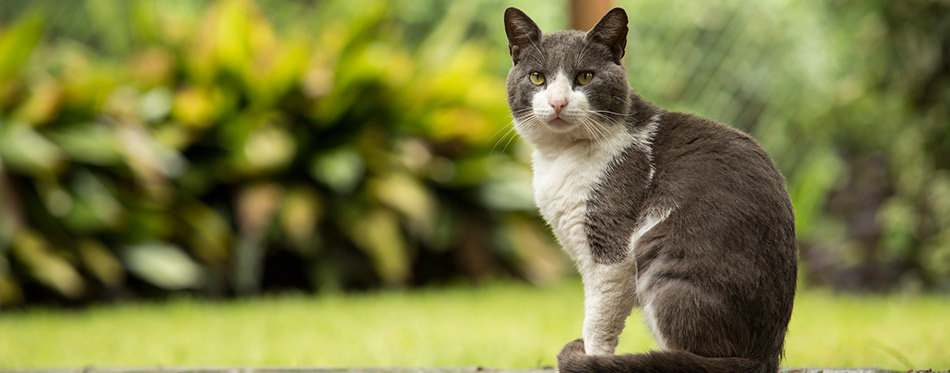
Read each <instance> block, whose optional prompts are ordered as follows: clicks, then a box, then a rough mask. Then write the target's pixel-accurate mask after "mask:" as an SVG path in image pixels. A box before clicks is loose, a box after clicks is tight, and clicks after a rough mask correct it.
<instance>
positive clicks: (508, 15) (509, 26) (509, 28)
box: [505, 7, 541, 65]
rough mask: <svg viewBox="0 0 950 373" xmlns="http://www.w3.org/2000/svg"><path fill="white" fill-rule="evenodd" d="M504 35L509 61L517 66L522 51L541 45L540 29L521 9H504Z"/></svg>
mask: <svg viewBox="0 0 950 373" xmlns="http://www.w3.org/2000/svg"><path fill="white" fill-rule="evenodd" d="M505 33H506V34H508V53H510V54H511V60H512V61H513V62H514V63H515V65H517V64H518V60H519V59H520V58H519V57H520V55H521V53H522V52H523V51H525V50H527V49H528V48H531V47H532V45H533V46H534V48H537V45H538V44H540V43H541V28H540V27H538V24H536V23H534V21H532V20H531V17H528V15H527V14H525V13H524V12H522V11H521V9H518V8H515V7H510V8H508V9H505Z"/></svg>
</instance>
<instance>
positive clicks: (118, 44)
mask: <svg viewBox="0 0 950 373" xmlns="http://www.w3.org/2000/svg"><path fill="white" fill-rule="evenodd" d="M159 4H160V5H159ZM506 5H507V4H503V2H501V1H490V2H441V1H434V0H432V1H407V2H386V1H380V0H367V1H342V0H328V1H320V2H254V1H251V0H221V1H215V2H204V1H198V0H194V1H174V2H155V1H146V0H136V1H120V0H97V1H85V2H61V1H44V0H36V1H25V0H9V1H5V2H3V3H0V203H2V206H0V304H4V305H5V304H17V303H23V302H34V301H45V300H58V301H69V302H81V301H86V300H92V299H112V298H116V297H126V296H129V295H141V296H151V295H156V294H164V293H167V292H171V291H188V292H195V293H199V294H206V295H215V296H222V295H233V294H249V293H255V292H259V291H263V290H268V289H272V288H282V287H297V288H303V289H306V290H332V289H338V288H343V289H352V288H359V289H363V288H373V287H380V286H383V287H387V286H392V287H399V286H407V285H417V284H422V283H430V282H439V281H445V280H449V279H452V278H455V277H459V276H464V277H468V278H472V279H479V278H484V277H486V276H495V275H502V276H516V277H519V278H526V279H529V280H531V281H534V282H546V281H551V280H552V279H556V278H558V277H559V276H560V275H562V274H564V273H565V272H566V271H567V268H568V266H569V265H568V264H567V263H566V262H565V260H564V257H563V255H561V254H560V253H558V249H557V248H556V245H554V244H553V242H552V240H551V238H550V234H549V233H548V232H547V229H546V228H545V227H544V226H543V224H541V222H540V221H539V220H538V218H537V216H536V215H535V214H536V213H535V210H534V207H533V202H532V201H531V197H530V195H531V191H530V184H529V182H528V180H529V179H530V173H529V167H528V165H527V158H528V157H527V153H528V151H529V150H528V147H527V146H524V144H522V143H519V140H517V139H513V138H511V137H509V136H512V133H511V131H510V129H511V128H510V126H506V125H505V123H508V122H509V119H510V118H509V117H508V114H507V107H506V106H505V102H504V90H505V88H504V74H505V71H506V70H507V68H508V66H509V65H510V60H509V59H508V57H507V55H506V49H505V43H506V40H505V36H504V33H503V32H502V31H501V26H500V14H501V13H502V9H503V8H504V6H506ZM515 5H517V6H520V7H522V8H524V9H525V10H526V11H528V13H529V14H532V15H533V16H535V19H536V20H537V21H538V23H539V24H540V25H541V26H542V28H544V29H545V30H553V29H559V28H563V24H564V21H565V19H566V18H567V17H566V16H565V14H564V13H563V9H566V4H564V3H559V4H558V5H556V6H552V5H551V4H550V3H548V2H521V3H518V4H515ZM617 5H621V6H624V7H625V8H626V9H627V10H628V14H629V15H630V19H631V21H630V29H631V32H630V42H629V45H628V53H627V57H626V62H627V64H628V70H629V71H630V76H631V82H632V84H633V86H634V87H635V88H636V89H637V90H638V91H639V93H640V94H642V95H643V96H644V97H646V98H647V99H648V100H651V101H654V102H656V103H658V104H660V105H661V106H663V107H667V108H671V109H676V110H683V111H689V112H694V113H697V114H700V115H703V116H706V117H711V118H713V119H716V120H719V121H722V122H724V123H727V124H729V125H733V126H735V127H737V128H740V129H742V130H744V131H747V132H749V133H751V134H752V135H753V136H754V137H756V138H757V139H758V140H759V141H760V142H761V143H762V144H763V146H764V147H765V148H766V149H767V150H768V151H769V153H770V154H771V155H772V156H773V157H774V158H775V160H776V163H777V164H778V165H779V168H780V169H781V170H782V171H783V173H784V174H785V176H786V178H787V180H788V187H789V191H790V193H791V197H792V200H793V202H794V204H795V207H796V211H797V217H798V220H797V222H798V232H799V239H800V244H801V249H802V255H801V257H802V259H803V264H804V265H803V269H804V271H803V274H805V276H803V277H802V278H803V280H805V281H809V282H810V283H813V284H829V285H833V286H836V287H840V288H849V289H877V290H887V289H910V290H916V289H947V288H950V172H948V168H950V162H948V161H947V160H948V159H950V153H948V152H950V150H948V149H950V142H948V141H950V140H948V139H950V133H948V131H950V126H947V125H946V124H947V123H950V113H948V111H947V107H948V105H947V103H948V102H950V96H948V95H950V90H948V89H947V87H948V86H950V77H948V73H947V71H948V69H946V66H947V61H948V59H950V57H948V56H947V54H946V50H947V48H946V43H947V40H948V39H947V37H946V35H950V32H947V31H948V27H950V25H948V23H947V21H946V20H947V19H948V18H947V17H946V16H945V15H946V14H947V12H948V10H947V5H946V4H945V2H940V1H913V2H838V1H827V2H805V3H803V2H794V1H784V0H780V1H770V2H726V1H708V2H694V1H685V0H683V1H679V0H678V1H672V2H647V1H636V2H634V1H629V2H627V1H622V2H618V4H617ZM76 14H79V15H82V16H81V17H79V16H74V15H76ZM77 19H82V20H90V21H89V22H76V21H75V20H77ZM870 46H873V48H872V47H870ZM509 143H510V144H509Z"/></svg>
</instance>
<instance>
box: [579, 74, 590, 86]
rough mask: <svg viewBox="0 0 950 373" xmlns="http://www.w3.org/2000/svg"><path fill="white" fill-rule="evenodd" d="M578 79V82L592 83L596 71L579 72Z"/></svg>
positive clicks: (581, 83)
mask: <svg viewBox="0 0 950 373" xmlns="http://www.w3.org/2000/svg"><path fill="white" fill-rule="evenodd" d="M576 79H577V84H580V85H584V84H587V83H590V80H591V79H594V73H578V74H577V78H576Z"/></svg>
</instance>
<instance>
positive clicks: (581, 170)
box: [533, 129, 633, 267]
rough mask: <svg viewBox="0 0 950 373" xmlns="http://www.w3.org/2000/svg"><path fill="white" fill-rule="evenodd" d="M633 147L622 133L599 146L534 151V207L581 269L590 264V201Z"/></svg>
mask: <svg viewBox="0 0 950 373" xmlns="http://www.w3.org/2000/svg"><path fill="white" fill-rule="evenodd" d="M632 144H633V136H632V135H630V134H629V133H627V132H626V131H624V130H622V129H619V130H618V131H615V133H612V134H611V136H607V138H606V139H605V140H601V141H599V142H598V143H597V144H591V143H590V142H586V141H583V142H576V143H574V144H572V145H568V146H566V147H562V148H557V149H546V148H545V147H538V148H537V149H535V151H534V154H533V168H534V181H533V184H534V199H535V203H537V205H538V208H539V209H540V210H541V215H542V216H543V217H544V220H545V221H547V222H548V224H549V225H550V226H551V229H552V230H553V231H554V235H555V236H556V237H557V239H558V241H559V242H560V243H561V246H563V247H564V249H565V250H566V251H567V252H568V253H569V254H570V255H571V257H573V258H574V260H575V261H577V264H578V266H579V267H584V266H585V265H586V264H589V263H590V262H591V258H590V248H589V245H588V243H587V235H586V233H585V219H586V214H587V201H588V200H589V198H590V196H591V193H592V190H593V188H594V187H596V186H597V184H598V183H599V182H600V180H601V179H602V178H603V177H604V175H605V174H607V172H609V167H610V165H611V162H612V161H613V160H614V159H615V158H616V157H618V156H620V154H621V153H623V151H624V149H626V148H627V147H628V146H631V145H632Z"/></svg>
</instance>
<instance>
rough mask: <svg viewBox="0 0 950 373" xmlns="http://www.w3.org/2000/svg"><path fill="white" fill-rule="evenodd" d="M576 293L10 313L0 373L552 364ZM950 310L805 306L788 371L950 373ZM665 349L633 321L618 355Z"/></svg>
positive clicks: (521, 291) (2, 322) (921, 302)
mask: <svg viewBox="0 0 950 373" xmlns="http://www.w3.org/2000/svg"><path fill="white" fill-rule="evenodd" d="M577 282H578V281H571V282H568V283H564V284H561V285H557V286H552V287H547V288H536V287H531V286H527V285H517V284H506V283H497V284H492V285H488V286H482V287H478V288H470V287H453V288H445V289H430V290H424V291H412V292H395V291H393V292H382V293H374V294H364V295H330V296H319V297H312V296H304V295H293V296H281V297H270V298H262V299H251V300H241V301H233V302H208V301H201V300H190V299H180V300H175V301H171V302H167V303H157V304H122V305H112V306H99V307H94V308H91V309H87V310H82V311H64V310H32V311H29V312H15V313H11V312H7V313H3V314H0V368H11V367H16V368H33V367H84V366H88V365H95V366H156V365H162V366H287V367H292V366H325V367H345V366H359V367H372V366H412V367H419V366H433V367H447V366H488V367H496V368H533V367H539V366H550V365H554V363H555V359H554V357H555V355H556V353H557V352H558V351H559V350H560V348H561V346H562V345H563V344H564V343H565V342H567V341H569V340H571V339H574V338H577V337H578V336H579V334H580V325H581V320H582V318H583V314H582V307H581V303H582V299H583V295H582V291H581V287H580V286H579V284H577ZM948 346H950V298H947V297H937V296H914V297H899V296H891V297H883V296H873V297H859V296H834V295H832V294H829V293H825V292H815V291H809V292H803V293H802V294H800V296H799V298H798V300H797V303H796V307H795V314H794V316H793V320H792V325H791V327H790V334H789V337H788V340H787V358H786V361H785V362H784V365H786V366H852V367H854V366H877V367H884V368H893V369H909V368H918V369H920V368H934V369H947V368H950V354H948V353H947V351H948V350H947V348H948ZM651 348H656V347H655V344H654V342H653V340H652V338H651V337H650V335H649V334H648V332H647V330H646V327H645V326H643V323H642V322H641V315H640V314H639V313H637V312H634V314H633V315H632V316H631V319H630V320H629V321H628V327H627V330H626V331H624V335H623V337H622V343H621V346H620V348H619V350H620V351H621V352H634V351H645V350H648V349H651Z"/></svg>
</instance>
